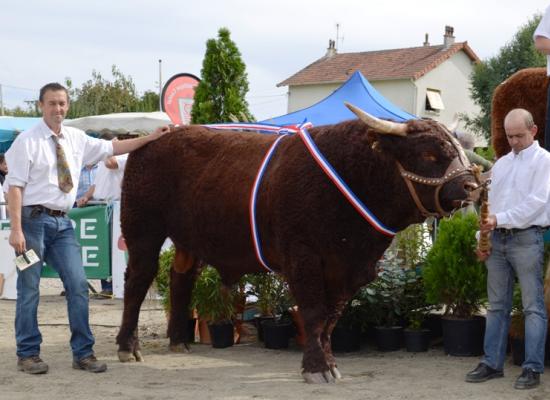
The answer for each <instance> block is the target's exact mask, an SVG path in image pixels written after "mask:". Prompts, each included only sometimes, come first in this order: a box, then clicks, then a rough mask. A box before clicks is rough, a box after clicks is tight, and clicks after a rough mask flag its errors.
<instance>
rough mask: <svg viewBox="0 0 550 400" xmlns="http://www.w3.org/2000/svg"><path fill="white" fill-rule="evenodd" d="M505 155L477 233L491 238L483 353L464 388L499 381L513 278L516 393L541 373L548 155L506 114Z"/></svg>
mask: <svg viewBox="0 0 550 400" xmlns="http://www.w3.org/2000/svg"><path fill="white" fill-rule="evenodd" d="M504 130H505V131H506V138H507V140H508V144H509V145H510V147H511V148H512V150H511V151H510V153H508V154H507V155H505V156H503V157H501V158H500V159H499V160H498V161H497V162H496V163H495V165H494V166H493V168H492V177H491V180H492V181H491V186H490V191H489V205H490V211H491V214H490V215H489V217H488V218H487V219H486V220H485V221H482V223H481V227H480V229H481V231H482V232H483V231H485V232H491V244H492V250H491V251H490V252H489V253H483V252H481V251H480V250H479V249H478V250H477V254H478V257H479V258H480V259H481V260H484V261H485V265H486V266H487V273H488V275H487V294H488V298H489V305H490V307H489V310H488V311H487V325H486V331H485V342H484V352H485V355H484V356H483V358H482V359H481V362H480V363H479V365H478V366H477V367H476V368H475V369H474V370H473V371H471V372H469V373H468V374H467V375H466V382H474V383H475V382H484V381H487V380H489V379H493V378H499V377H502V376H504V374H503V366H504V359H505V357H506V343H507V340H508V329H509V326H510V312H511V309H512V293H513V288H514V281H515V277H517V278H518V280H519V284H520V287H521V296H522V297H521V299H522V305H523V312H524V314H525V362H524V363H523V364H522V373H521V375H520V376H519V377H518V378H517V380H516V382H515V384H514V387H515V388H516V389H531V388H534V387H536V386H538V385H539V383H540V374H541V373H542V372H543V371H544V345H545V341H546V327H547V316H546V309H545V306H544V296H543V272H542V265H543V252H544V246H543V238H542V236H543V233H544V231H545V230H546V228H547V227H548V225H550V219H549V217H548V215H547V213H546V204H547V203H548V201H549V200H550V153H548V152H547V151H546V150H544V149H543V148H541V147H540V146H539V144H538V142H537V141H535V135H536V133H537V126H536V125H535V124H534V122H533V117H532V115H531V114H530V113H529V112H528V111H527V110H524V109H514V110H512V111H510V112H509V113H508V114H507V115H506V118H505V119H504Z"/></svg>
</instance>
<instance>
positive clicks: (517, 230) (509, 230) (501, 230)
mask: <svg viewBox="0 0 550 400" xmlns="http://www.w3.org/2000/svg"><path fill="white" fill-rule="evenodd" d="M533 228H538V229H541V230H546V229H548V227H547V226H539V225H531V226H528V227H527V228H521V229H520V228H495V231H497V232H498V233H502V234H504V235H513V234H516V233H520V232H523V231H526V230H529V229H533Z"/></svg>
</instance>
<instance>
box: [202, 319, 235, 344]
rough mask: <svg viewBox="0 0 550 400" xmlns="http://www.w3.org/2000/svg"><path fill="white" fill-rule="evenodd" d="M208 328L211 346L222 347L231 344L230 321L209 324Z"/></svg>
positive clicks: (231, 329)
mask: <svg viewBox="0 0 550 400" xmlns="http://www.w3.org/2000/svg"><path fill="white" fill-rule="evenodd" d="M208 330H209V332H210V340H211V342H212V347H215V348H217V349H223V348H226V347H229V346H233V323H232V322H219V323H215V324H209V325H208Z"/></svg>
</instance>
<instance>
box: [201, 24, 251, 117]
mask: <svg viewBox="0 0 550 400" xmlns="http://www.w3.org/2000/svg"><path fill="white" fill-rule="evenodd" d="M201 79H202V80H201V82H200V83H199V85H198V86H197V89H196V92H195V101H194V105H193V109H192V111H191V121H192V123H195V124H207V123H216V122H228V121H231V120H233V119H234V118H235V117H236V118H238V119H239V120H246V121H250V120H253V119H254V118H253V116H252V115H251V114H250V112H249V111H248V103H247V102H246V100H245V96H246V93H247V92H248V76H247V73H246V66H245V64H244V62H243V61H242V59H241V53H240V52H239V49H238V48H237V46H236V44H235V43H234V42H233V41H232V40H231V37H230V32H229V30H228V29H227V28H221V29H220V30H219V31H218V38H217V39H209V40H208V41H207V42H206V53H205V56H204V60H203V64H202V70H201Z"/></svg>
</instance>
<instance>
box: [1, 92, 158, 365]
mask: <svg viewBox="0 0 550 400" xmlns="http://www.w3.org/2000/svg"><path fill="white" fill-rule="evenodd" d="M39 106H40V109H41V110H42V116H43V119H42V120H41V121H40V122H39V123H38V124H37V125H36V126H34V127H33V128H31V129H29V130H27V131H25V132H22V133H21V134H19V135H18V136H17V138H16V139H15V141H14V143H13V144H12V146H11V147H10V149H9V150H8V152H7V153H6V160H7V163H8V167H9V171H10V173H9V174H8V175H7V179H6V181H7V183H8V185H9V191H8V210H9V214H10V221H11V233H10V237H9V243H10V245H11V246H12V247H13V248H14V249H15V252H16V254H22V253H24V252H25V251H27V250H30V249H32V250H34V251H35V252H36V254H37V255H38V256H39V257H40V262H37V263H35V264H34V265H31V266H30V267H28V268H26V269H24V270H22V271H18V276H17V303H16V312H15V337H16V343H17V356H18V361H17V366H18V369H19V370H20V371H24V372H26V373H30V374H42V373H46V372H47V371H48V365H47V364H46V363H45V362H44V361H42V360H41V359H40V344H41V342H42V336H41V334H40V331H39V329H38V320H37V309H38V301H39V285H40V273H41V269H42V261H45V262H47V263H48V264H50V265H51V266H52V267H53V268H54V269H55V270H56V271H57V272H58V273H59V276H60V277H61V280H62V281H63V285H64V287H65V293H66V299H67V306H68V307H67V308H68V314H69V326H70V329H71V340H70V343H71V349H72V353H73V368H75V369H82V370H85V371H89V372H103V371H105V370H106V369H107V366H106V365H105V363H102V362H99V361H98V360H97V359H96V357H95V356H94V352H93V345H94V342H95V341H94V337H93V335H92V332H91V330H90V326H89V315H88V313H89V310H88V284H87V280H86V275H85V273H84V268H83V266H82V258H81V255H80V246H79V245H78V243H77V241H76V237H75V234H74V230H73V227H72V224H71V220H70V219H69V218H68V217H67V212H68V211H69V209H70V208H71V207H72V205H73V204H74V202H75V198H76V191H77V184H78V181H79V175H80V171H81V168H82V166H83V165H90V164H95V163H97V162H98V161H100V160H102V159H105V158H106V157H109V156H111V155H113V154H115V155H118V154H123V153H128V152H131V151H133V150H136V149H138V148H140V147H141V146H143V145H145V144H147V143H148V142H151V141H153V140H156V139H158V138H160V137H161V136H163V135H164V134H165V133H166V132H168V131H169V129H168V127H162V128H158V129H157V130H156V131H155V132H154V133H153V134H151V135H149V136H144V137H140V138H135V139H130V140H125V141H121V142H116V143H113V142H109V141H104V140H100V139H95V138H92V137H89V136H87V135H86V134H85V133H84V132H83V131H81V130H79V129H75V128H70V127H66V126H63V120H64V119H65V115H66V114H67V111H68V109H69V96H68V92H67V89H66V88H65V87H63V86H62V85H60V84H58V83H50V84H47V85H45V86H44V87H43V88H42V89H41V90H40V97H39Z"/></svg>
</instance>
